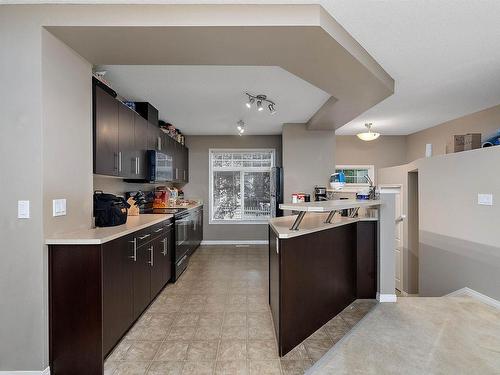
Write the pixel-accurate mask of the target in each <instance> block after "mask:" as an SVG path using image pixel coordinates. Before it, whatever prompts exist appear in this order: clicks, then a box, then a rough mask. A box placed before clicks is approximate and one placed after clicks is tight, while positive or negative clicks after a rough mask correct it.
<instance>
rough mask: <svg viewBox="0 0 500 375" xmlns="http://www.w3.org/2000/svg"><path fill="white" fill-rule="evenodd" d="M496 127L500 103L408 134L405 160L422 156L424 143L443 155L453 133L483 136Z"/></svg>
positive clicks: (498, 123)
mask: <svg viewBox="0 0 500 375" xmlns="http://www.w3.org/2000/svg"><path fill="white" fill-rule="evenodd" d="M498 129H500V105H497V106H495V107H491V108H488V109H485V110H483V111H479V112H475V113H472V114H470V115H467V116H463V117H460V118H458V119H455V120H451V121H447V122H444V123H442V124H439V125H436V126H434V127H432V128H429V129H425V130H422V131H420V132H417V133H413V134H411V135H409V136H408V139H407V147H408V150H407V156H406V160H407V161H408V162H410V161H413V160H416V159H419V158H422V157H424V156H425V145H426V143H431V144H432V153H433V155H443V154H446V149H447V145H451V138H452V136H453V135H454V134H467V133H482V134H483V138H484V137H488V136H490V135H491V134H492V133H494V132H495V131H496V130H498ZM449 150H450V151H451V150H452V149H451V148H449Z"/></svg>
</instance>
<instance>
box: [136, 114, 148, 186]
mask: <svg viewBox="0 0 500 375" xmlns="http://www.w3.org/2000/svg"><path fill="white" fill-rule="evenodd" d="M134 119H135V127H134V134H135V150H136V158H137V165H136V168H135V174H134V177H133V178H137V179H144V178H146V175H147V168H148V164H147V150H148V122H147V121H146V120H145V119H144V118H142V117H141V116H139V115H138V114H135V117H134Z"/></svg>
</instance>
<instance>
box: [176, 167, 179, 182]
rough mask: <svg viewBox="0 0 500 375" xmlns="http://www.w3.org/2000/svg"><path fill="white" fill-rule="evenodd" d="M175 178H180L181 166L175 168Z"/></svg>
mask: <svg viewBox="0 0 500 375" xmlns="http://www.w3.org/2000/svg"><path fill="white" fill-rule="evenodd" d="M175 179H176V180H178V179H179V168H175Z"/></svg>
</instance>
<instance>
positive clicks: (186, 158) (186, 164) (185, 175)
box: [182, 146, 189, 183]
mask: <svg viewBox="0 0 500 375" xmlns="http://www.w3.org/2000/svg"><path fill="white" fill-rule="evenodd" d="M182 166H183V172H182V173H183V181H184V182H186V183H187V182H189V149H188V148H187V147H184V146H182Z"/></svg>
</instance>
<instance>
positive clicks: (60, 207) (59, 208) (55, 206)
mask: <svg viewBox="0 0 500 375" xmlns="http://www.w3.org/2000/svg"><path fill="white" fill-rule="evenodd" d="M64 215H66V199H54V200H52V216H64Z"/></svg>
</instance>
